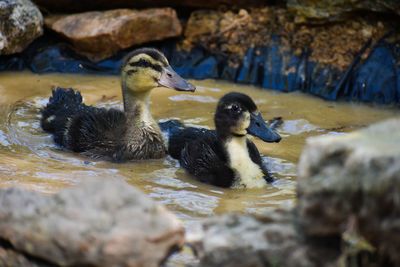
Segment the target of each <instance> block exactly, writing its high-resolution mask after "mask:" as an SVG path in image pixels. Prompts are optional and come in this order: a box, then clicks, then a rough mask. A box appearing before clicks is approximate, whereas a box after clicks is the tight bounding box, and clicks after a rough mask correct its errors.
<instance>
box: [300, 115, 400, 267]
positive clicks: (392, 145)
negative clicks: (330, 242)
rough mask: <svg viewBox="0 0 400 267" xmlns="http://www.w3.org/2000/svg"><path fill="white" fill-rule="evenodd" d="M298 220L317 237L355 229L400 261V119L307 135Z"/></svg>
mask: <svg viewBox="0 0 400 267" xmlns="http://www.w3.org/2000/svg"><path fill="white" fill-rule="evenodd" d="M298 212H299V221H300V224H301V226H302V229H303V230H304V231H305V233H306V235H307V236H309V237H312V238H323V237H327V236H343V234H344V233H349V232H350V233H354V234H356V235H359V236H360V237H362V238H365V239H366V240H367V241H368V242H370V243H371V244H372V245H373V246H374V247H375V248H376V249H377V251H378V253H379V254H380V255H386V256H388V257H389V258H390V259H391V261H393V262H394V263H395V265H396V266H399V265H400V253H399V251H400V119H391V120H387V121H384V122H381V123H378V124H375V125H372V126H370V127H368V128H365V129H362V130H359V131H356V132H353V133H349V134H346V135H339V136H333V135H332V136H320V137H312V138H308V139H307V144H306V147H305V149H304V151H303V153H302V155H301V157H300V161H299V165H298Z"/></svg>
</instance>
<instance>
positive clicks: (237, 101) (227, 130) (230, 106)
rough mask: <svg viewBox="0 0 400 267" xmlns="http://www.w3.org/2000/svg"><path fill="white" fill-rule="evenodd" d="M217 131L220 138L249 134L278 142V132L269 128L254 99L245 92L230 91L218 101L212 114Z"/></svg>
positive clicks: (279, 138)
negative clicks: (213, 114)
mask: <svg viewBox="0 0 400 267" xmlns="http://www.w3.org/2000/svg"><path fill="white" fill-rule="evenodd" d="M214 123H215V127H216V130H217V133H218V135H219V136H220V137H222V138H227V137H231V136H246V134H251V135H254V136H257V137H258V138H260V139H261V140H263V141H265V142H279V141H280V140H281V137H280V135H279V134H277V133H276V132H274V131H273V130H271V129H270V128H269V127H268V125H267V124H266V123H265V121H264V119H263V118H262V116H261V114H260V113H259V112H257V106H256V104H255V103H254V101H253V100H252V99H251V98H250V97H249V96H248V95H245V94H242V93H237V92H231V93H228V94H226V95H224V96H223V97H222V98H221V99H220V100H219V102H218V105H217V110H216V112H215V116H214Z"/></svg>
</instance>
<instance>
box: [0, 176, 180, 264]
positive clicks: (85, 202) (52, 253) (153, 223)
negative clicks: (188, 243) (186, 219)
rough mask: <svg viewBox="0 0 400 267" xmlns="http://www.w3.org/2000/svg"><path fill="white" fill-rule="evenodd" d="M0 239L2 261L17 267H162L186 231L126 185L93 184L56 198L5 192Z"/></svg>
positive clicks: (0, 204) (2, 193) (1, 202)
mask: <svg viewBox="0 0 400 267" xmlns="http://www.w3.org/2000/svg"><path fill="white" fill-rule="evenodd" d="M0 240H1V242H0V247H1V249H0V262H6V263H9V264H10V263H15V264H16V265H15V266H48V265H52V266H159V265H160V264H161V263H162V262H163V261H164V260H165V259H166V258H167V257H168V256H169V255H170V254H171V253H172V252H174V251H176V250H177V249H179V248H180V247H181V246H182V244H183V240H184V229H183V227H182V226H181V225H180V222H179V221H178V220H177V219H176V217H175V216H174V215H173V214H172V213H170V212H169V211H167V210H166V209H165V208H164V207H162V206H160V205H158V204H156V203H155V202H154V201H153V200H151V199H150V198H149V197H147V196H146V195H144V194H143V193H141V192H140V191H138V190H136V189H135V188H133V187H131V186H129V185H127V184H126V183H124V182H122V181H117V180H112V179H110V180H88V181H85V182H83V183H82V184H79V185H77V186H74V187H71V188H67V189H65V190H63V191H61V192H60V193H59V194H56V195H54V196H51V197H48V196H43V195H39V194H37V193H34V192H30V191H26V190H23V189H16V188H10V189H1V190H0ZM19 262H20V263H21V264H22V265H20V264H18V263H19ZM26 262H28V263H29V265H25V263H26Z"/></svg>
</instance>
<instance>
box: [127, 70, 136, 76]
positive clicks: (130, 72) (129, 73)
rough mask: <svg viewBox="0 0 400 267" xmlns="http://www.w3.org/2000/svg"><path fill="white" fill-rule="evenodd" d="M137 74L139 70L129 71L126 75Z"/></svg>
mask: <svg viewBox="0 0 400 267" xmlns="http://www.w3.org/2000/svg"><path fill="white" fill-rule="evenodd" d="M135 72H137V70H128V71H127V72H126V73H127V74H128V75H131V74H132V73H135Z"/></svg>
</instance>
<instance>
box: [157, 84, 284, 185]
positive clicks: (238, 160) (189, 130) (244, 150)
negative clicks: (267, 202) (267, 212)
mask: <svg viewBox="0 0 400 267" xmlns="http://www.w3.org/2000/svg"><path fill="white" fill-rule="evenodd" d="M214 123H215V128H216V130H207V129H199V128H193V127H182V126H180V125H179V123H177V122H176V121H169V122H167V123H164V124H163V125H161V126H162V128H163V131H166V132H169V135H170V137H169V141H168V146H169V154H170V155H171V156H172V157H173V158H175V159H179V161H180V164H181V166H182V167H183V168H185V169H186V170H187V172H188V173H189V174H191V175H193V176H194V177H195V178H196V179H198V180H199V181H201V182H204V183H208V184H212V185H216V186H220V187H247V188H251V187H263V186H266V183H267V182H272V177H271V175H270V174H269V172H268V170H267V168H266V167H265V166H264V165H263V164H262V159H261V156H260V153H259V151H258V149H257V147H256V145H255V144H254V143H253V142H252V141H250V140H249V139H248V138H247V137H246V135H247V134H251V135H254V136H256V137H258V138H260V139H261V140H263V141H265V142H279V141H280V140H281V137H280V136H279V134H277V133H276V132H274V131H273V130H271V129H270V128H269V127H268V126H267V124H266V123H265V121H264V119H263V118H262V116H261V114H260V113H257V106H256V104H255V103H254V102H253V100H252V99H251V98H250V97H249V96H247V95H245V94H242V93H236V92H232V93H228V94H226V95H224V96H223V97H222V98H221V99H220V100H219V102H218V105H217V109H216V112H215V116H214Z"/></svg>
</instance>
